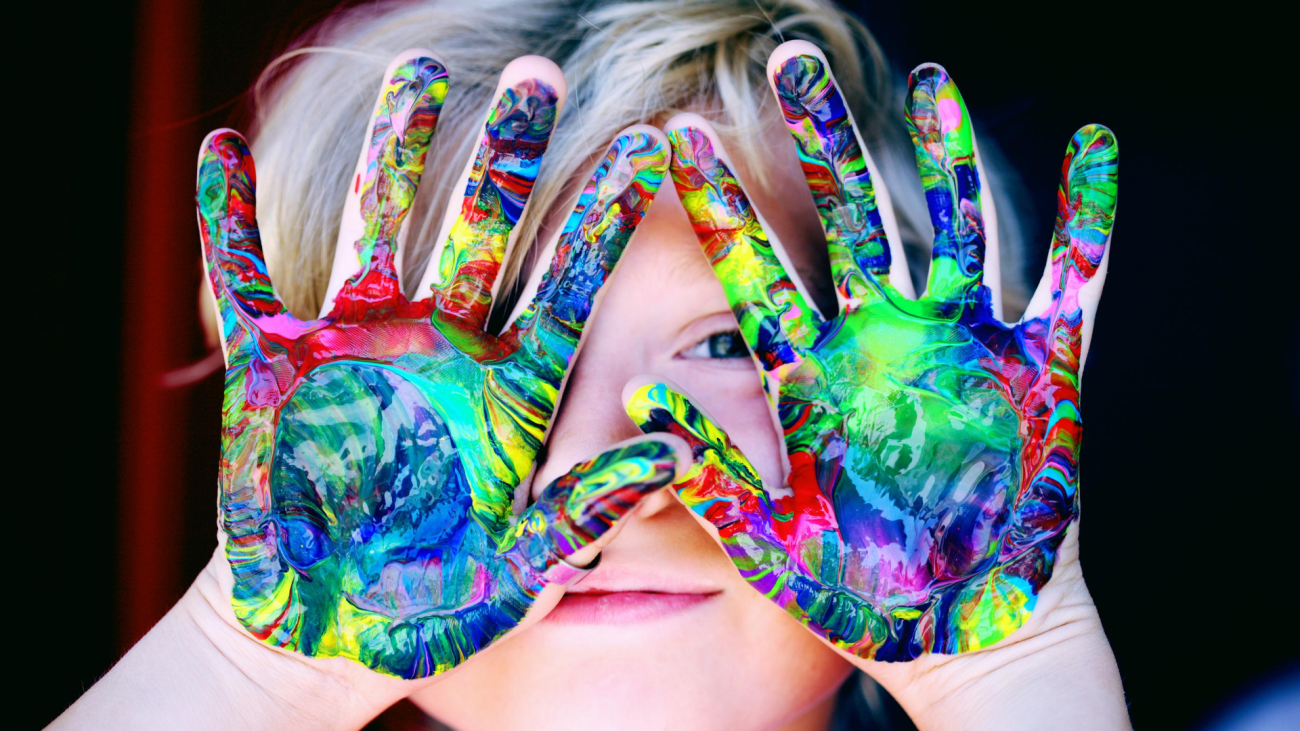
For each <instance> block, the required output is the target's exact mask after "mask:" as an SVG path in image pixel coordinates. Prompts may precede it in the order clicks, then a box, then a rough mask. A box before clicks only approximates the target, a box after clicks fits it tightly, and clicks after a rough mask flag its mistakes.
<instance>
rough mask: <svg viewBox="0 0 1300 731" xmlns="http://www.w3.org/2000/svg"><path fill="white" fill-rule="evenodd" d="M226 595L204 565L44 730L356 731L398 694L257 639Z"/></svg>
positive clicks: (398, 694)
mask: <svg viewBox="0 0 1300 731" xmlns="http://www.w3.org/2000/svg"><path fill="white" fill-rule="evenodd" d="M224 597H225V595H224V594H223V593H222V592H221V588H220V587H219V586H218V584H217V581H216V579H215V578H214V577H213V576H212V572H211V571H210V570H209V571H204V572H203V574H201V575H200V577H199V578H198V579H197V580H196V581H195V583H194V584H193V585H192V586H191V587H190V589H189V591H187V592H186V593H185V596H184V597H182V598H181V600H180V601H179V602H178V603H177V604H176V606H175V607H172V609H171V611H170V612H168V613H167V615H166V616H165V617H163V619H162V620H161V621H159V623H158V624H157V625H155V626H154V628H153V629H152V630H150V631H149V633H148V634H147V635H145V637H144V638H143V639H142V640H140V642H139V643H137V644H136V645H135V647H133V648H132V649H131V651H130V652H128V653H127V654H126V656H125V657H123V658H122V660H121V661H120V662H118V663H117V665H116V666H114V667H113V669H112V670H110V671H109V672H108V674H107V675H105V676H104V677H103V678H102V679H100V681H99V682H98V683H96V684H95V685H94V687H92V688H91V689H90V690H89V691H87V692H86V694H85V695H83V696H82V697H81V699H80V700H78V701H77V702H76V703H75V704H74V705H73V706H72V707H71V708H69V709H68V710H67V711H66V712H65V713H64V714H63V715H62V716H60V717H59V718H58V719H57V720H56V721H55V722H54V724H53V725H52V726H51V728H54V729H64V728H69V729H71V728H96V729H114V728H131V729H149V728H167V729H173V728H212V729H227V728H244V729H259V728H266V729H270V728H317V729H356V728H361V727H362V726H363V725H365V723H366V722H367V721H368V720H370V719H371V718H373V717H374V716H375V715H377V714H378V713H379V712H380V711H382V710H383V709H384V708H385V707H386V706H387V705H389V704H391V703H393V702H395V701H396V700H397V699H398V698H399V697H400V696H401V691H400V690H399V689H397V688H395V687H393V686H391V685H387V684H383V683H382V682H376V683H375V684H374V685H375V687H373V688H369V687H368V688H357V687H354V684H353V683H350V682H346V681H345V680H344V677H345V676H341V675H340V674H337V673H332V672H329V671H328V667H329V666H328V665H322V664H321V663H339V662H346V661H343V660H329V661H320V660H312V661H307V660H305V659H300V658H297V657H296V656H293V655H290V654H288V653H282V652H277V651H275V650H273V649H271V648H269V647H266V646H264V645H261V644H260V643H258V642H257V641H256V640H254V639H252V638H251V637H249V636H248V635H245V634H243V633H242V632H240V631H239V630H238V629H237V628H236V627H235V626H234V625H233V624H232V623H231V622H229V621H228V620H227V619H226V618H224V617H222V616H221V614H220V607H222V606H223V605H222V604H219V603H218V602H222V601H226V600H225V599H224ZM377 680H378V679H377Z"/></svg>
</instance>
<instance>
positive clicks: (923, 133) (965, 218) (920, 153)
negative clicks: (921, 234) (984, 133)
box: [907, 64, 984, 302]
mask: <svg viewBox="0 0 1300 731" xmlns="http://www.w3.org/2000/svg"><path fill="white" fill-rule="evenodd" d="M907 127H908V131H909V132H910V133H911V135H912V144H913V146H914V147H915V148H916V167H917V170H918V171H919V172H920V174H921V185H922V186H923V187H924V188H925V198H926V204H927V205H928V207H929V209H930V223H931V224H933V226H934V249H933V253H932V256H931V260H930V278H929V284H928V285H927V287H926V297H928V298H930V299H933V300H937V301H939V302H966V301H967V300H968V299H969V298H970V297H971V296H973V295H974V294H975V292H976V290H977V289H978V287H979V286H980V282H981V279H982V277H983V275H984V222H983V218H982V217H981V214H980V181H979V171H978V169H977V168H976V161H975V142H974V138H973V137H972V135H971V121H970V114H969V113H968V112H967V110H966V104H965V102H964V101H963V100H962V97H961V93H960V92H959V91H958V90H957V85H956V84H954V83H953V81H952V79H951V78H950V77H949V76H948V73H947V72H946V71H944V69H943V67H941V66H938V65H936V64H922V65H921V66H918V67H916V69H915V70H914V71H912V74H911V76H910V77H909V79H908V94H907Z"/></svg>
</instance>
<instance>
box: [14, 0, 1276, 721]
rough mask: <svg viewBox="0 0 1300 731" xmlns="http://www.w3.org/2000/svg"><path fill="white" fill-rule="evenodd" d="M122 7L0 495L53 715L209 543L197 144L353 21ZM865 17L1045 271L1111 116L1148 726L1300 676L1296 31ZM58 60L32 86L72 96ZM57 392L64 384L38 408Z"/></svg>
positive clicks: (1125, 471)
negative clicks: (271, 70) (1015, 218)
mask: <svg viewBox="0 0 1300 731" xmlns="http://www.w3.org/2000/svg"><path fill="white" fill-rule="evenodd" d="M103 5H104V6H106V7H100V8H97V9H95V10H94V11H90V14H89V15H85V14H83V15H82V19H83V22H85V23H86V24H87V30H89V31H90V33H89V37H90V39H91V40H90V41H89V42H88V43H89V47H88V48H87V49H86V52H85V53H82V54H80V55H78V56H76V58H71V57H65V60H67V63H66V64H65V65H64V66H62V67H60V68H71V69H74V70H77V71H79V72H84V73H82V75H81V76H80V77H79V78H80V79H81V81H80V82H78V83H77V84H73V88H72V89H71V90H69V89H67V88H63V89H62V90H61V91H60V93H61V94H63V95H64V97H63V98H64V99H65V101H64V104H67V105H69V106H70V107H71V110H70V116H71V117H72V119H73V120H74V122H73V127H74V128H75V129H74V130H73V133H72V134H64V135H63V136H62V139H61V141H60V143H59V144H58V145H56V146H55V149H54V150H51V151H48V152H49V153H50V154H48V155H47V153H46V152H41V153H40V154H41V155H42V156H43V157H42V160H41V161H40V162H39V163H38V164H39V165H42V166H44V167H49V166H60V165H63V166H66V165H72V166H74V167H75V166H84V168H85V169H84V171H80V172H78V171H69V170H63V169H62V168H60V170H62V172H66V173H68V174H67V175H62V174H61V175H60V177H61V183H62V184H64V185H66V186H67V188H66V189H64V190H62V192H60V190H59V189H58V188H55V189H54V195H65V196H66V198H64V200H65V201H70V202H72V205H69V206H67V207H66V210H68V211H70V212H72V213H73V215H72V216H71V217H69V219H68V220H63V219H62V216H56V217H54V218H53V219H52V220H50V221H49V223H50V224H51V225H53V226H54V227H55V228H57V229H59V230H60V231H61V232H62V234H63V235H64V236H66V237H67V239H68V240H67V243H66V244H63V245H61V244H59V243H57V241H56V243H55V244H53V245H52V246H51V248H52V249H54V250H55V252H56V253H55V256H54V257H52V259H51V260H50V261H51V262H52V270H53V273H54V274H56V275H61V274H63V273H64V272H67V271H71V272H72V273H73V280H72V281H71V283H70V285H71V288H72V291H73V293H74V296H73V297H71V298H70V299H68V300H67V301H69V302H71V306H72V308H73V309H72V310H71V311H69V312H67V313H65V320H64V322H65V323H73V324H75V329H74V330H69V329H66V328H65V329H60V328H53V329H52V332H51V333H50V335H49V337H50V340H51V341H52V343H51V345H50V347H51V348H53V350H51V351H48V352H54V353H56V354H57V356H58V357H57V359H56V361H57V363H58V366H57V367H56V368H54V369H50V368H48V367H44V366H41V365H40V364H39V363H36V364H30V365H31V366H32V369H31V371H29V376H28V377H27V378H28V380H26V381H20V382H19V390H20V391H21V390H35V391H38V392H40V393H44V394H55V396H54V402H53V403H51V402H50V400H49V398H48V396H43V397H42V399H43V400H42V402H41V405H40V406H39V407H38V408H37V410H35V411H32V412H28V413H29V414H34V415H36V416H37V421H36V422H35V427H34V428H31V429H28V428H26V427H24V426H23V423H17V424H15V423H13V422H11V428H14V427H15V426H16V427H18V428H19V429H20V430H21V431H22V432H23V437H22V438H20V441H19V445H20V447H19V449H18V453H17V454H14V455H13V456H14V457H16V458H17V459H18V460H19V461H20V463H21V462H27V461H28V460H30V461H31V462H33V463H35V464H36V465H39V466H41V467H42V469H36V470H32V475H33V477H31V478H28V477H22V476H20V477H18V478H16V483H17V484H15V485H14V486H11V489H21V492H20V493H17V494H22V495H28V498H27V499H26V503H27V504H26V507H24V508H22V509H21V511H20V513H19V516H20V517H21V518H22V522H23V523H24V524H25V527H27V528H31V529H34V530H35V532H37V534H38V535H40V536H41V538H40V539H39V542H38V543H35V544H34V545H36V546H38V547H39V550H37V551H35V552H34V554H26V553H24V557H25V558H27V559H29V560H25V561H23V563H24V565H25V567H26V568H27V570H28V571H30V572H31V574H32V575H33V576H36V577H39V578H38V580H37V582H35V583H34V584H28V583H24V584H23V586H31V587H32V588H31V596H34V597H36V598H37V599H38V601H37V602H35V606H36V607H37V609H35V610H33V611H29V610H28V609H27V608H28V607H31V606H32V604H33V603H31V602H26V603H20V604H19V605H18V606H19V607H22V608H23V610H22V611H21V612H20V613H19V614H18V615H15V614H12V613H10V614H8V615H7V616H9V617H10V620H9V625H10V627H15V628H18V629H19V631H18V634H20V635H24V636H23V637H20V638H19V639H20V642H19V645H18V650H16V655H17V657H19V658H21V659H22V660H23V661H24V667H25V668H27V667H30V666H29V664H27V663H26V662H25V661H26V660H27V659H29V658H32V659H35V660H36V661H37V662H36V664H35V667H34V668H31V672H29V673H28V678H29V680H28V681H27V682H29V683H30V684H31V685H32V687H33V691H32V695H31V697H30V698H29V697H28V696H27V695H26V694H24V695H23V697H21V698H19V699H18V702H19V704H20V705H21V706H23V707H24V709H25V711H30V712H31V714H32V717H33V718H32V723H33V724H34V725H40V724H43V723H45V722H47V721H49V720H50V719H52V718H53V717H54V716H55V715H57V713H58V712H59V711H60V710H61V709H62V708H64V707H66V706H67V705H68V704H69V703H71V702H72V701H73V700H74V699H75V698H76V697H77V696H78V695H79V694H80V693H81V692H82V691H83V690H84V689H85V688H87V687H89V686H90V685H91V684H93V683H94V682H95V680H96V678H98V677H99V676H100V675H102V674H103V673H104V672H105V671H106V670H107V669H108V668H109V667H110V666H111V664H112V663H113V662H114V660H115V659H116V658H117V657H119V656H120V654H121V653H122V652H124V650H125V648H127V647H129V646H130V644H131V643H132V642H134V640H135V639H137V638H138V637H139V636H140V634H142V633H143V632H144V631H146V630H147V629H148V627H149V626H150V625H151V624H152V623H153V622H154V621H156V620H157V618H158V617H159V616H161V614H162V613H163V612H164V611H166V609H167V607H169V606H170V605H171V604H172V603H173V602H175V600H176V599H177V598H178V597H179V596H180V594H181V593H182V592H183V591H184V589H185V587H186V586H187V585H188V583H189V581H190V580H191V579H192V577H193V576H194V575H195V574H196V572H197V571H198V570H199V568H200V567H201V566H202V565H203V563H204V562H205V561H206V560H207V558H208V556H209V555H210V552H211V549H212V546H213V545H214V543H213V536H214V530H215V527H214V526H215V522H214V521H215V500H214V494H213V488H214V484H215V477H216V457H217V451H218V446H219V445H218V427H219V413H220V399H221V382H220V378H219V377H217V376H215V375H213V376H209V377H207V378H205V379H202V380H199V381H198V382H197V383H194V384H192V385H188V386H183V387H177V388H168V389H164V388H160V387H159V385H158V384H159V383H160V382H161V381H160V379H161V378H162V375H163V374H164V373H167V372H169V371H173V370H175V369H176V368H178V367H182V366H184V365H186V364H188V363H193V362H197V361H200V360H202V358H203V357H204V356H205V355H206V354H207V352H208V351H207V347H206V346H205V344H204V343H203V338H202V335H201V333H200V332H199V331H198V327H197V318H196V317H195V314H194V313H195V306H196V304H195V302H196V293H197V287H198V283H199V275H200V272H199V268H198V245H197V236H196V234H195V232H194V223H193V220H194V219H193V215H194V214H193V202H192V196H193V162H192V161H193V159H194V154H195V151H196V150H197V149H198V144H199V141H200V140H201V139H202V138H203V136H204V134H205V133H206V132H207V131H208V130H210V129H212V128H215V127H218V126H223V125H231V126H237V127H246V122H247V119H246V111H247V110H246V106H245V101H244V98H245V97H244V95H245V92H246V91H247V89H248V88H249V86H250V84H251V83H252V82H253V80H254V79H255V78H256V75H257V73H258V71H259V70H260V69H261V68H262V67H263V66H265V64H266V63H267V62H268V61H269V60H271V59H272V58H273V57H274V56H275V55H276V54H277V53H278V52H279V51H280V50H282V49H283V48H284V47H285V46H286V45H287V44H288V43H289V42H290V41H291V40H292V39H293V38H294V37H295V36H297V35H298V34H299V33H301V32H302V31H303V30H305V29H306V28H308V27H309V26H310V25H311V24H312V23H313V22H315V21H316V20H319V19H320V18H322V17H324V16H325V15H326V14H328V12H329V11H330V10H331V9H332V8H333V7H334V6H335V5H336V3H334V2H324V1H322V0H310V1H309V2H302V3H272V2H256V1H253V0H220V1H217V0H202V1H196V2H192V3H186V2H177V1H176V0H140V1H139V2H136V3H126V2H121V3H106V4H103ZM850 5H851V6H852V7H854V8H855V9H856V10H857V11H858V12H859V14H860V15H861V16H862V17H863V18H864V19H865V20H866V22H867V24H868V26H869V27H870V28H871V29H872V31H873V32H874V33H875V35H876V36H877V38H878V39H879V40H880V42H881V44H882V45H883V46H884V47H885V49H886V51H887V52H888V54H889V55H890V57H891V59H892V60H893V61H894V63H895V64H896V66H897V70H899V71H902V72H906V70H907V69H909V68H911V67H912V66H914V65H915V64H917V63H920V62H922V61H937V62H939V63H942V64H944V65H945V66H946V67H947V68H948V70H949V71H950V72H951V73H952V74H953V76H954V78H956V79H957V80H958V82H959V83H960V84H961V89H962V92H963V95H964V96H965V98H966V100H967V101H968V103H969V104H970V107H971V109H972V112H973V114H974V115H975V117H976V120H977V122H978V123H980V124H979V127H980V133H981V135H982V138H985V139H992V140H994V141H995V142H996V143H997V144H998V145H1000V147H1001V149H1002V151H1003V153H1004V154H1005V155H1006V156H1007V157H1008V158H1009V160H1010V162H1011V164H1012V166H1013V168H1014V169H1015V170H1016V171H1017V172H1018V173H1019V174H1020V175H1021V176H1022V179H1023V180H1022V182H1023V184H1024V190H1025V191H1027V198H1026V206H1025V209H1026V210H1025V213H1026V215H1027V221H1026V228H1027V230H1028V231H1030V232H1034V233H1035V234H1036V238H1035V239H1033V240H1034V241H1035V242H1036V243H1037V245H1038V249H1037V250H1035V251H1034V252H1032V253H1031V255H1030V256H1029V257H1028V261H1029V262H1031V263H1032V264H1033V267H1035V271H1034V272H1033V273H1032V274H1031V275H1030V277H1029V280H1030V281H1037V278H1038V275H1037V270H1036V267H1037V266H1039V262H1042V261H1043V259H1044V257H1045V253H1044V252H1045V247H1046V244H1047V242H1048V238H1049V235H1050V230H1051V225H1052V217H1053V215H1054V210H1055V197H1054V196H1055V189H1056V181H1057V176H1058V174H1059V167H1060V162H1061V156H1062V153H1063V152H1064V149H1065V145H1066V143H1067V141H1068V140H1069V138H1070V135H1071V134H1072V133H1073V131H1074V130H1075V129H1076V128H1078V127H1079V126H1080V125H1082V124H1084V123H1087V122H1101V123H1104V124H1106V125H1108V126H1110V127H1111V128H1112V129H1113V130H1114V131H1115V133H1116V135H1117V137H1118V139H1119V142H1120V148H1121V151H1122V153H1121V162H1122V165H1121V167H1122V176H1121V186H1120V190H1121V205H1120V210H1119V215H1118V220H1117V225H1116V228H1115V234H1114V239H1113V242H1112V247H1113V252H1112V255H1111V267H1110V273H1109V277H1108V279H1107V282H1106V293H1105V297H1104V302H1103V305H1102V308H1101V313H1100V316H1099V322H1098V325H1097V329H1096V333H1095V335H1094V338H1093V344H1092V349H1091V352H1090V355H1089V359H1088V374H1087V376H1088V377H1087V397H1086V401H1087V405H1086V414H1087V424H1088V429H1087V448H1086V453H1087V457H1086V459H1085V460H1084V463H1083V464H1084V469H1083V476H1084V477H1083V479H1084V482H1085V483H1086V485H1087V487H1086V489H1085V495H1086V503H1087V505H1086V513H1085V514H1086V519H1085V520H1084V526H1085V527H1084V532H1083V563H1084V566H1085V567H1086V572H1085V573H1086V576H1087V577H1088V583H1089V586H1090V587H1091V590H1092V593H1093V596H1094V597H1095V599H1096V602H1097V604H1098V606H1099V608H1100V611H1101V615H1102V618H1103V621H1104V624H1105V627H1106V631H1107V633H1108V635H1109V637H1110V639H1111V641H1112V644H1113V645H1114V648H1115V653H1116V655H1117V657H1118V660H1119V666H1120V670H1121V673H1122V674H1123V677H1124V683H1125V687H1126V690H1127V693H1128V698H1129V703H1130V709H1131V713H1132V717H1133V720H1134V723H1135V724H1136V725H1137V727H1138V728H1140V729H1163V728H1171V729H1181V728H1192V727H1195V726H1198V725H1200V724H1202V723H1204V722H1206V720H1207V719H1209V718H1211V717H1212V715H1213V714H1214V713H1215V712H1216V710H1219V709H1222V708H1223V707H1224V706H1225V705H1226V704H1229V703H1231V702H1233V700H1234V699H1239V698H1241V697H1242V695H1243V694H1246V693H1248V692H1249V691H1250V690H1251V689H1252V688H1255V687H1258V686H1259V685H1260V684H1261V683H1263V682H1265V681H1267V680H1268V679H1269V678H1273V677H1276V676H1277V675H1278V674H1279V673H1281V672H1283V671H1284V670H1286V669H1287V668H1294V667H1296V664H1297V662H1300V641H1297V640H1296V639H1295V638H1296V635H1297V633H1296V631H1295V629H1294V627H1293V623H1294V622H1296V621H1297V620H1296V619H1295V613H1296V610H1295V609H1294V600H1293V598H1292V596H1293V594H1294V591H1295V590H1294V588H1293V584H1294V578H1293V575H1294V573H1295V569H1296V564H1297V556H1300V551H1298V550H1297V549H1298V547H1300V546H1298V545H1297V540H1296V536H1297V535H1298V534H1300V526H1297V520H1298V518H1297V516H1300V511H1298V510H1297V508H1300V501H1298V500H1297V496H1296V493H1297V488H1298V487H1300V478H1297V476H1296V469H1295V467H1294V465H1295V462H1296V458H1297V453H1298V452H1300V441H1298V440H1297V436H1300V433H1298V429H1297V415H1298V413H1300V386H1298V385H1297V383H1298V381H1300V379H1298V378H1297V375H1298V374H1300V365H1298V364H1297V357H1298V356H1300V328H1298V327H1297V324H1296V314H1295V312H1294V311H1295V306H1294V303H1295V301H1296V300H1295V292H1296V288H1297V276H1296V271H1297V261H1296V260H1297V254H1296V250H1297V248H1298V247H1300V242H1297V241H1296V234H1295V232H1294V229H1295V226H1294V224H1291V223H1290V222H1289V219H1291V218H1292V217H1293V216H1294V215H1295V212H1296V210H1297V207H1296V205H1295V203H1294V202H1293V200H1292V199H1293V197H1294V193H1293V192H1292V190H1291V188H1292V187H1294V185H1295V183H1294V182H1293V180H1292V179H1293V178H1294V177H1295V176H1294V173H1293V169H1294V167H1295V164H1294V157H1295V133H1294V131H1293V130H1294V123H1293V120H1294V119H1295V117H1294V111H1293V112H1290V113H1288V112H1285V111H1284V110H1285V108H1287V107H1289V106H1290V105H1292V104H1294V101H1295V100H1294V98H1293V97H1294V93H1293V82H1292V80H1291V77H1292V72H1291V71H1290V70H1289V68H1288V67H1286V66H1284V65H1282V64H1280V63H1278V62H1276V61H1274V60H1272V58H1271V57H1272V56H1273V55H1275V54H1276V55H1280V54H1278V51H1279V50H1280V48H1284V47H1285V46H1281V47H1279V45H1278V44H1279V42H1280V39H1281V35H1282V33H1281V32H1282V31H1283V30H1285V29H1284V28H1283V27H1282V23H1281V21H1280V20H1279V19H1277V18H1272V17H1270V16H1268V15H1265V14H1263V13H1261V12H1257V11H1255V10H1253V9H1252V8H1250V7H1249V6H1247V5H1244V4H1239V3H1226V4H1223V5H1221V6H1220V7H1219V8H1218V9H1216V10H1213V11H1206V12H1201V13H1197V14H1193V13H1191V12H1189V11H1188V10H1187V9H1186V7H1187V6H1180V9H1178V10H1171V11H1169V12H1167V13H1164V14H1160V13H1152V12H1150V11H1146V12H1143V11H1142V10H1140V9H1139V8H1138V5H1139V4H1137V3H1126V4H1122V5H1121V6H1120V7H1116V6H1114V5H1111V4H1107V5H1105V6H1102V5H1098V4H1084V3H1053V4H1051V5H1050V6H1049V5H1047V4H1040V5H1038V6H1033V7H1031V8H1025V7H1013V6H999V5H996V4H984V3H971V2H969V1H967V2H947V1H939V0H934V1H932V2H928V3H924V4H907V5H906V7H905V6H904V4H902V3H884V2H880V3H851V4H850ZM1292 42H1294V41H1292ZM49 68H52V67H46V70H45V71H43V72H42V74H46V75H41V74H38V75H37V76H38V77H39V78H38V79H37V83H38V85H39V84H45V83H46V82H49V83H50V84H57V83H65V82H56V81H55V80H54V79H53V78H51V77H50V76H49V75H48V73H49ZM54 76H57V74H54ZM86 78H93V82H91V83H86ZM78 84H79V85H78ZM48 92H49V89H40V88H38V89H37V90H36V91H35V92H34V93H35V94H38V95H39V94H42V93H48ZM69 98H70V99H71V100H69ZM38 106H39V104H38ZM65 111H69V110H66V109H65ZM24 123H30V120H25V122H24ZM36 124H39V121H38V122H36ZM25 139H31V138H30V137H28V136H24V135H21V134H20V135H16V136H14V137H11V140H15V141H14V143H13V144H15V145H16V146H22V145H24V144H25V143H24V142H23V140H25ZM41 149H43V148H41ZM28 152H30V151H28ZM69 153H71V154H69ZM46 210H47V211H49V210H51V209H49V208H47V209H46ZM10 213H11V215H12V214H13V210H12V209H11V210H10ZM11 220H12V219H11ZM11 231H12V230H11ZM10 243H11V245H13V244H14V243H15V242H14V241H11V242H10ZM60 281H63V280H60ZM42 284H43V282H42ZM57 286H60V287H61V288H62V286H63V285H61V284H59V285H57ZM49 299H50V298H48V297H47V298H46V300H45V301H49ZM22 314H23V315H24V316H30V315H32V314H35V313H31V312H22ZM11 332H12V331H11ZM10 342H11V343H12V342H14V341H13V340H12V339H11V341H10ZM11 347H14V346H11ZM11 352H12V351H11ZM52 378H56V379H60V383H61V384H63V385H61V386H57V387H50V388H44V387H46V386H48V385H49V379H52ZM23 384H30V385H31V386H32V389H27V388H26V387H25V386H24V385H23ZM42 388H43V389H44V390H42ZM24 395H30V394H23V393H18V394H17V396H18V397H19V398H20V399H21V398H22V397H23V396H24ZM33 437H35V438H33ZM25 472H26V470H24V471H23V473H25ZM23 473H19V474H23ZM50 475H54V476H55V478H56V479H55V480H54V481H53V482H51V481H50V480H49V476H50ZM46 508H48V509H46ZM13 519H14V518H13V517H12V516H11V520H13ZM32 555H34V556H35V559H34V560H30V559H31V556H32ZM11 560H12V559H11ZM13 606H14V605H13V604H11V607H13ZM28 623H30V624H28ZM26 643H31V644H32V647H31V648H30V649H27V648H26V647H25V644H26ZM22 715H26V713H23V714H22Z"/></svg>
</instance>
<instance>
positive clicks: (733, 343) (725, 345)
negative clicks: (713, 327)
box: [678, 330, 749, 360]
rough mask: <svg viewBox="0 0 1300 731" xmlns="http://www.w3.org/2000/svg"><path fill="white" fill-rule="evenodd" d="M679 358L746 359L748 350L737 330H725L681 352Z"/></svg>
mask: <svg viewBox="0 0 1300 731" xmlns="http://www.w3.org/2000/svg"><path fill="white" fill-rule="evenodd" d="M678 357H680V358H687V359H692V360H695V359H704V358H748V357H749V348H746V347H745V341H744V339H743V338H741V337H740V331H739V330H727V331H724V332H719V333H713V334H712V335H710V336H708V337H707V338H705V339H703V340H701V341H700V342H698V343H696V344H694V345H692V346H691V347H689V348H687V349H686V350H683V351H682V352H681V355H680V356H678Z"/></svg>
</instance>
